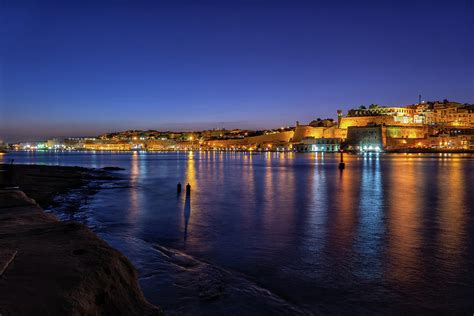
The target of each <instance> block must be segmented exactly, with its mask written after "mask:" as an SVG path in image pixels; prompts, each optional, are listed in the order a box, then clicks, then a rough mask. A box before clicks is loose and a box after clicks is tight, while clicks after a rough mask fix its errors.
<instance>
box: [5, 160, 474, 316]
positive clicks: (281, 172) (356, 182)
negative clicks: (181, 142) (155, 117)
mask: <svg viewBox="0 0 474 316" xmlns="http://www.w3.org/2000/svg"><path fill="white" fill-rule="evenodd" d="M5 157H6V156H5ZM5 157H4V159H6V158H5ZM8 158H16V161H17V162H19V163H20V162H28V163H40V164H61V165H80V166H86V167H95V168H98V167H103V166H121V167H124V168H126V170H125V171H121V172H118V174H120V175H122V176H123V177H124V180H122V181H117V182H115V183H113V184H107V183H102V184H100V183H99V184H98V185H100V186H101V187H102V188H103V189H102V190H100V191H99V193H97V194H96V195H95V196H93V197H92V198H91V199H90V200H89V201H88V203H87V204H86V205H84V206H83V207H82V208H81V210H80V211H79V212H75V213H74V214H71V213H69V212H67V210H56V212H57V213H58V214H59V215H60V217H62V218H63V219H76V220H80V221H83V222H85V223H86V224H88V225H89V226H90V227H91V228H92V229H93V230H94V231H96V232H97V233H99V234H100V236H101V237H103V238H104V239H106V240H107V241H108V242H109V243H110V244H111V245H113V246H114V247H116V248H117V249H119V250H120V251H122V252H123V253H125V254H126V255H127V256H128V257H129V258H130V259H131V260H132V261H133V262H134V264H135V265H136V266H137V268H138V270H139V272H140V276H141V279H140V282H141V285H142V288H143V290H144V292H145V295H146V296H147V298H148V299H149V300H150V301H151V302H153V303H156V304H159V305H161V306H162V307H163V308H164V309H165V310H166V311H168V312H169V313H170V314H179V313H188V314H235V313H239V314H257V313H277V314H312V313H314V314H319V313H331V314H380V313H399V312H412V313H414V312H425V313H426V312H435V311H440V312H455V313H463V314H466V315H472V313H474V206H473V205H474V156H473V155H460V154H425V155H421V154H420V155H418V154H411V155H405V154H400V155H375V154H373V155H366V156H347V157H346V160H347V168H346V170H344V171H343V172H342V173H341V172H340V171H339V170H338V168H337V162H338V160H337V159H338V157H337V156H335V155H333V154H318V155H316V154H293V153H286V154H279V153H268V154H261V155H249V154H245V153H206V152H202V153H166V154H164V153H163V154H146V153H140V154H137V153H135V154H132V153H127V154H110V153H104V154H89V153H82V154H81V153H70V154H54V153H50V154H48V153H36V154H32V153H18V154H12V155H8ZM178 181H181V183H182V184H183V193H182V194H181V195H180V196H177V194H176V184H177V183H178ZM188 182H189V183H190V184H191V187H192V192H191V194H190V196H189V197H186V194H185V193H184V185H185V184H186V183H188Z"/></svg>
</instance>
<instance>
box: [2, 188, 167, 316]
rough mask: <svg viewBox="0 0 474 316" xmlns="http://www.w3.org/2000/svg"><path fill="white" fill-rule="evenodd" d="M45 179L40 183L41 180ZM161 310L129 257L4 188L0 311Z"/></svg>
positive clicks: (134, 312) (131, 312) (149, 312)
mask: <svg viewBox="0 0 474 316" xmlns="http://www.w3.org/2000/svg"><path fill="white" fill-rule="evenodd" d="M38 185H40V184H38ZM65 314H66V315H99V314H100V315H104V314H105V315H161V314H162V312H161V310H160V309H158V308H157V307H155V306H154V305H151V304H150V303H148V302H147V301H146V300H145V298H144V297H143V294H142V292H141V290H140V287H139V285H138V281H137V272H136V270H135V268H134V267H133V266H132V264H131V263H130V262H129V260H128V259H127V258H126V257H125V256H123V255H122V254H121V253H120V252H118V251H116V250H115V249H112V248H111V247H110V246H109V245H108V244H107V243H106V242H104V241H103V240H101V239H100V238H98V237H97V236H96V235H95V234H94V233H93V232H92V231H91V230H89V229H88V228H87V227H85V226H84V225H82V224H78V223H75V222H60V221H58V220H57V219H56V218H55V217H54V216H52V215H50V214H47V213H45V212H44V211H43V209H42V208H41V207H40V206H39V205H38V204H36V202H35V201H34V200H32V199H30V198H29V197H27V196H26V195H25V193H23V192H21V191H8V190H3V191H0V315H2V316H4V315H65Z"/></svg>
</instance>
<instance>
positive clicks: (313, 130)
mask: <svg viewBox="0 0 474 316" xmlns="http://www.w3.org/2000/svg"><path fill="white" fill-rule="evenodd" d="M325 129H327V128H326V127H313V126H309V125H299V126H296V128H295V132H294V135H293V139H292V141H293V142H296V143H299V142H301V140H302V139H303V138H306V137H314V138H322V137H323V133H324V130H325Z"/></svg>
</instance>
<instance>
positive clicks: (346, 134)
mask: <svg viewBox="0 0 474 316" xmlns="http://www.w3.org/2000/svg"><path fill="white" fill-rule="evenodd" d="M11 147H12V149H18V150H25V149H26V150H34V149H36V150H41V149H56V150H96V151H100V150H109V151H131V150H146V151H166V150H236V151H299V152H315V151H316V152H319V151H321V152H335V151H339V150H340V149H344V150H352V151H382V150H384V151H397V150H465V151H468V150H474V105H471V104H460V103H456V102H449V101H447V100H444V101H442V102H439V101H436V102H419V103H418V104H414V105H408V106H401V107H386V106H379V105H376V104H372V105H370V106H368V107H365V106H360V107H359V108H356V109H351V110H349V111H348V113H347V114H345V115H344V114H343V113H342V111H339V110H338V111H337V120H333V119H325V120H321V119H317V120H314V121H312V122H310V123H309V124H307V125H302V124H299V122H296V125H295V126H293V127H289V126H287V127H281V128H278V129H273V130H265V131H251V130H240V129H233V130H226V129H213V130H206V131H200V132H182V133H177V132H159V131H155V130H149V131H139V130H130V131H125V132H117V133H108V134H103V135H100V136H98V137H95V138H68V139H65V140H63V141H59V140H57V139H52V140H48V141H45V142H37V143H34V144H33V143H26V144H25V143H19V144H13V145H11Z"/></svg>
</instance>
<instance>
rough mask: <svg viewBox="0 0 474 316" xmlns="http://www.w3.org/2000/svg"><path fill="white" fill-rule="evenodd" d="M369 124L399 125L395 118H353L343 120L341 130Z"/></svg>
mask: <svg viewBox="0 0 474 316" xmlns="http://www.w3.org/2000/svg"><path fill="white" fill-rule="evenodd" d="M368 124H377V125H382V124H385V125H396V124H397V123H396V122H395V120H394V119H393V116H351V117H343V118H342V119H341V126H340V128H344V129H346V128H348V127H351V126H366V125H368Z"/></svg>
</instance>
